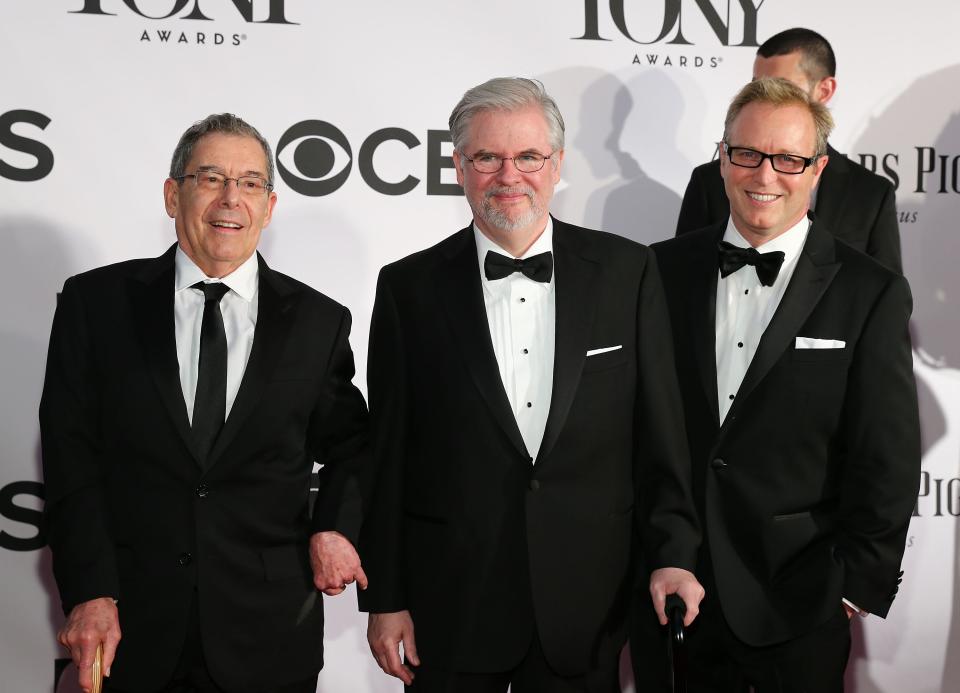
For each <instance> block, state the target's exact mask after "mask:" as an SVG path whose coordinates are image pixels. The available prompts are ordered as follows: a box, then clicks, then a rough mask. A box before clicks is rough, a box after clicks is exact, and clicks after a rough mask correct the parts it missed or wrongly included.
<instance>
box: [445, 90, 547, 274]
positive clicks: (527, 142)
mask: <svg viewBox="0 0 960 693" xmlns="http://www.w3.org/2000/svg"><path fill="white" fill-rule="evenodd" d="M479 154H492V155H495V156H500V157H515V156H520V155H522V154H536V155H540V156H546V155H548V154H553V157H552V158H551V160H549V161H545V162H544V165H543V168H542V169H540V170H539V171H537V172H535V173H522V172H520V171H518V170H517V168H516V166H514V164H513V161H512V160H510V161H504V162H503V167H502V168H501V169H500V170H499V171H497V172H496V173H479V172H478V171H476V170H475V169H474V168H473V165H472V164H471V163H470V162H469V161H467V160H466V159H464V156H468V157H470V158H471V159H473V158H475V157H476V156H477V155H479ZM562 161H563V150H560V151H558V152H554V151H553V149H551V147H550V138H549V129H548V127H547V121H546V119H545V118H544V117H543V111H542V110H541V109H540V107H539V106H531V107H528V108H523V109H520V110H517V111H501V110H491V111H483V112H481V113H478V114H477V115H475V116H474V117H473V119H472V120H471V121H470V125H469V127H468V129H467V137H466V142H465V145H464V147H463V152H459V151H454V153H453V163H454V166H455V167H456V169H457V182H458V183H460V185H462V186H463V191H464V194H465V195H466V197H467V202H469V204H470V208H471V209H472V210H473V219H474V222H475V223H476V225H477V228H478V229H480V231H481V233H483V234H484V235H485V236H487V237H488V238H490V240H492V241H493V242H494V243H496V244H497V245H499V246H500V247H502V248H504V249H506V250H508V251H510V252H511V253H513V254H514V255H515V256H519V255H522V254H523V252H525V251H526V249H527V248H529V247H530V246H531V245H532V244H533V242H534V241H536V239H537V237H538V236H539V235H540V233H541V232H542V231H543V229H544V228H545V227H546V225H547V217H548V215H549V209H550V200H551V199H552V198H553V188H554V186H555V185H556V184H557V183H558V182H559V181H560V164H561V163H562Z"/></svg>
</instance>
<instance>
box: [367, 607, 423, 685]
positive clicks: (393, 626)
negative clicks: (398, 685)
mask: <svg viewBox="0 0 960 693" xmlns="http://www.w3.org/2000/svg"><path fill="white" fill-rule="evenodd" d="M367 642H368V643H369V644H370V651H371V652H372V653H373V658H374V659H375V660H377V664H379V665H380V668H381V669H383V670H384V672H386V673H388V674H390V676H396V677H397V678H398V679H400V680H401V681H403V683H404V684H405V685H407V686H409V685H410V684H411V683H413V671H412V670H411V669H410V667H408V666H406V665H405V664H404V663H403V660H402V659H400V651H399V645H400V644H401V643H402V644H403V654H404V655H406V658H407V659H408V660H409V661H410V663H411V664H413V665H414V666H420V658H419V657H417V643H416V642H415V641H414V639H413V619H412V618H410V612H409V611H395V612H393V613H389V614H370V619H369V621H368V622H367Z"/></svg>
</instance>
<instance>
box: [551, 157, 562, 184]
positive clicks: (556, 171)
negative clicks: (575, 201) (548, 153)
mask: <svg viewBox="0 0 960 693" xmlns="http://www.w3.org/2000/svg"><path fill="white" fill-rule="evenodd" d="M563 153H564V150H562V149H561V150H559V151H556V152H554V153H553V184H554V185H556V184H557V183H559V182H560V167H561V166H563Z"/></svg>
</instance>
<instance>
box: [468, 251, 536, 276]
mask: <svg viewBox="0 0 960 693" xmlns="http://www.w3.org/2000/svg"><path fill="white" fill-rule="evenodd" d="M514 272H520V273H521V274H523V275H524V276H525V277H528V278H529V279H532V280H533V281H535V282H549V281H550V277H552V276H553V253H551V252H550V251H547V252H545V253H540V254H539V255H534V256H532V257H528V258H525V259H523V260H521V259H520V258H512V257H507V256H506V255H501V254H500V253H495V252H493V251H492V250H488V251H487V255H486V257H484V259H483V273H484V275H485V276H486V277H487V279H490V280H493V279H503V278H504V277H509V276H510V275H511V274H513V273H514Z"/></svg>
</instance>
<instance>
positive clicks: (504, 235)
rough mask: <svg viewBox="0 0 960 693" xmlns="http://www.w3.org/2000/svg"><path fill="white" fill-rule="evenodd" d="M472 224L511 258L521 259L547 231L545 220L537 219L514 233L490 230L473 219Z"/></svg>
mask: <svg viewBox="0 0 960 693" xmlns="http://www.w3.org/2000/svg"><path fill="white" fill-rule="evenodd" d="M474 223H475V224H476V225H477V228H478V229H480V233H482V234H483V235H484V236H486V237H487V238H489V239H490V240H491V241H493V242H494V243H496V244H497V245H498V246H500V248H502V249H503V250H505V251H506V252H508V253H510V255H512V256H513V257H522V256H523V254H524V253H526V252H527V251H528V250H530V247H531V246H532V245H533V244H534V243H536V242H537V239H538V238H540V236H542V235H543V232H544V231H545V230H546V229H547V219H546V218H543V219H539V220H537V221H536V222H535V223H534V224H531V225H530V226H527V227H526V228H523V229H516V230H514V231H506V230H504V229H491V228H489V227H487V226H486V225H484V224H483V223H481V222H480V221H479V220H477V219H474Z"/></svg>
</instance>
